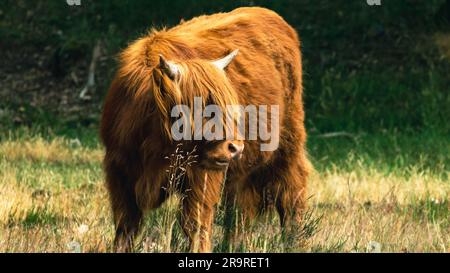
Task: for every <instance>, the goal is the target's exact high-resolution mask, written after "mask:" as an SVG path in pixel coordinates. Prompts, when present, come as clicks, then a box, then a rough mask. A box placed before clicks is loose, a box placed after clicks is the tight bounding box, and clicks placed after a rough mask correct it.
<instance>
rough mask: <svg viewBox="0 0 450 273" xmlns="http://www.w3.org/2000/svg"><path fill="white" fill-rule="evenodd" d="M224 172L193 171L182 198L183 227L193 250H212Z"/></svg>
mask: <svg viewBox="0 0 450 273" xmlns="http://www.w3.org/2000/svg"><path fill="white" fill-rule="evenodd" d="M223 177H224V175H223V173H222V172H218V171H203V170H200V171H198V170H197V171H195V173H194V172H192V174H191V175H190V178H189V179H188V183H187V185H186V187H185V191H184V193H185V195H184V196H183V199H182V204H183V215H182V217H181V220H182V227H183V230H184V232H185V233H186V235H187V236H188V237H189V243H190V251H191V252H211V237H212V225H213V221H214V214H215V210H216V206H217V204H218V203H219V201H220V196H221V193H222V184H223Z"/></svg>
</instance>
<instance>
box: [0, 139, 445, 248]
mask: <svg viewBox="0 0 450 273" xmlns="http://www.w3.org/2000/svg"><path fill="white" fill-rule="evenodd" d="M397 137H398V139H395V135H394V136H392V137H391V139H390V140H387V139H385V138H381V139H380V138H377V137H375V138H371V137H363V138H362V139H360V140H359V142H357V143H354V142H353V141H352V140H342V139H341V140H335V139H333V140H330V141H325V140H324V141H323V142H322V140H320V141H318V140H314V139H313V141H312V142H311V143H310V144H309V145H310V152H312V151H313V152H314V153H313V155H314V159H313V161H314V162H315V167H316V172H315V173H314V174H313V175H312V176H311V178H310V180H309V183H308V195H309V196H310V198H309V200H308V209H307V213H306V214H305V219H304V221H303V226H302V227H300V228H299V230H298V231H299V234H300V235H299V236H297V237H296V236H283V233H282V230H281V228H280V227H279V219H278V217H277V214H276V213H271V214H266V215H263V216H261V217H260V219H258V220H257V221H256V222H255V223H254V224H253V225H250V226H248V227H245V228H244V230H243V231H242V232H241V233H240V234H239V241H238V243H236V244H234V245H233V246H232V247H229V246H226V245H224V237H223V235H224V232H223V231H224V227H225V226H224V225H225V223H224V221H223V211H222V208H221V207H220V208H219V211H218V213H217V215H216V219H215V224H214V225H215V226H214V229H213V231H214V233H213V244H214V251H216V252H219V251H231V252H292V251H294V252H374V251H383V252H428V251H431V252H446V251H449V250H450V249H449V246H450V225H449V219H450V212H449V211H450V209H449V198H450V183H449V180H448V177H449V173H448V166H447V165H446V162H448V155H447V154H446V151H447V150H448V148H446V147H445V146H446V144H445V143H442V142H441V141H442V139H444V138H440V137H439V138H436V139H435V140H436V141H439V142H438V143H435V144H433V143H434V142H433V139H429V140H427V141H426V144H424V145H427V146H429V147H430V150H433V151H435V154H431V155H430V154H425V150H426V148H425V147H421V146H420V145H419V146H414V151H415V152H413V151H411V150H408V145H406V144H408V143H419V144H420V142H418V141H415V140H411V139H408V140H406V141H405V140H404V139H402V137H401V136H397ZM419 138H420V137H419ZM324 142H325V143H324ZM393 143H394V144H395V143H398V151H397V152H396V153H398V154H402V155H403V161H402V162H399V157H397V158H395V157H394V158H390V155H391V152H392V151H390V150H386V149H389V148H391V147H393V146H395V145H394V144H393ZM399 143H406V144H405V145H403V144H399ZM369 146H370V147H372V151H370V152H366V148H367V147H369ZM34 147H35V150H34ZM437 147H438V148H437ZM0 150H1V152H2V153H1V154H0V194H1V196H2V198H1V199H0V251H7V252H109V251H111V250H112V248H111V243H112V240H113V236H114V227H113V224H112V219H111V214H110V207H109V200H108V194H107V191H106V189H105V187H104V183H103V172H102V168H101V157H102V153H103V150H102V149H101V148H100V147H99V146H91V147H86V146H84V145H83V144H76V145H73V144H70V140H66V139H62V138H56V139H54V140H44V139H42V138H39V137H27V138H18V139H13V138H11V139H7V140H5V141H3V142H0ZM417 151H419V152H417ZM41 152H42V153H43V154H42V155H40V153H41ZM421 158H427V159H429V160H430V162H433V164H431V163H430V162H425V161H424V159H421ZM393 161H397V162H394V163H393V164H391V163H392V162H393ZM440 164H441V165H440ZM392 166H394V167H392ZM179 212H180V197H179V196H178V197H177V196H174V197H173V198H170V199H169V201H168V202H166V203H165V204H164V205H163V206H162V207H161V208H159V209H157V210H155V211H152V212H150V213H149V215H148V217H147V218H146V220H145V223H144V228H143V232H142V233H141V234H140V236H139V237H138V238H137V241H136V251H138V252H184V251H188V242H187V239H186V237H185V235H184V233H183V231H182V229H181V227H180V225H179V221H178V220H179V217H180V216H179Z"/></svg>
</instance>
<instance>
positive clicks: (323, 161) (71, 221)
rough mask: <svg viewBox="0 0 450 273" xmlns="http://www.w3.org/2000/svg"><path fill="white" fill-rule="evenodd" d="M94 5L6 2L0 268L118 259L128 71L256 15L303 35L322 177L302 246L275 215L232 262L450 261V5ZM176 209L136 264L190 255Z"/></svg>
mask: <svg viewBox="0 0 450 273" xmlns="http://www.w3.org/2000/svg"><path fill="white" fill-rule="evenodd" d="M81 2H82V5H81V6H68V5H67V3H66V1H52V2H50V1H34V2H33V4H30V1H26V0H3V1H1V2H0V37H1V39H0V41H1V42H0V252H108V251H111V250H112V249H111V243H112V239H113V235H114V230H113V225H112V219H111V215H110V209H109V202H108V196H107V192H106V189H105V187H104V179H103V172H102V167H101V160H102V157H103V150H102V147H101V145H100V144H99V141H98V136H97V135H98V125H99V116H100V112H101V107H102V103H103V98H104V96H105V93H106V90H107V88H108V86H109V84H110V82H111V79H112V77H113V75H114V71H115V69H116V62H115V56H116V55H117V53H118V52H119V51H120V50H121V49H123V48H124V47H125V46H126V45H127V44H128V43H129V42H131V41H133V40H134V39H136V38H137V37H138V36H140V35H142V34H143V33H145V32H146V30H148V29H149V28H150V27H151V26H155V27H157V28H158V27H162V26H167V27H170V26H173V25H176V24H178V23H179V22H180V20H181V19H185V20H188V19H189V18H192V17H194V16H197V15H200V14H211V13H215V12H222V11H229V10H232V9H234V8H236V7H238V6H252V5H257V6H265V7H267V8H270V9H273V10H275V11H276V12H278V13H279V14H280V15H282V16H283V18H285V20H286V21H287V22H288V23H290V24H291V25H292V26H293V27H294V28H296V30H297V31H298V33H299V35H300V38H301V50H302V58H303V83H304V102H305V113H306V120H305V126H306V128H307V132H308V134H309V139H308V151H309V154H310V157H311V160H312V162H313V164H314V167H315V169H316V171H315V172H314V174H313V175H312V176H311V178H310V180H309V184H308V195H309V199H308V211H307V213H306V214H305V219H304V221H303V226H302V227H301V229H300V230H299V236H298V237H295V238H292V237H283V236H281V232H280V230H279V227H278V219H277V217H276V215H275V214H273V215H266V216H263V217H262V219H261V221H258V222H257V223H255V225H253V226H252V227H250V230H248V231H247V232H245V234H246V236H244V237H242V238H241V239H242V240H241V241H242V242H243V243H242V244H241V245H237V246H236V247H235V248H232V249H228V250H231V251H237V252H241V251H243V252H251V251H255V252H292V251H300V252H378V251H383V252H449V251H450V181H449V179H450V122H449V118H450V107H449V105H450V89H449V87H450V77H449V71H450V28H449V26H450V21H449V19H448V18H450V16H449V14H450V1H449V0H430V1H411V0H397V1H382V5H381V6H379V7H375V6H369V5H367V2H366V1H365V0H358V1H357V0H355V1H348V0H335V1H328V0H302V1H297V0H295V1H294V0H279V1H278V0H277V1H266V0H254V1H246V0H239V1H225V0H223V1H220V0H217V1H210V0H195V1H185V0H183V1H182V0H172V1H170V2H168V1H157V0H154V1H147V0H135V1H122V0H111V1H81ZM130 15H132V16H130ZM97 42H101V44H102V50H101V51H102V52H101V57H100V58H99V60H98V63H97V68H96V72H95V73H96V88H95V90H92V91H90V94H89V96H90V99H87V100H84V99H80V97H79V93H80V90H81V89H82V88H83V86H84V84H85V79H86V78H87V74H88V70H89V64H90V60H91V54H92V51H93V47H94V45H95V44H96V43H97ZM177 202H178V200H177V198H173V199H170V202H167V203H166V204H165V205H164V206H163V207H162V208H161V209H159V210H157V211H155V212H152V213H150V214H149V215H148V217H147V218H146V224H145V228H144V230H143V233H142V235H141V236H140V238H138V244H137V248H136V251H137V252H178V251H186V250H187V241H186V239H185V237H184V234H183V232H182V231H181V229H180V227H179V225H178V223H177V212H178V210H179V207H178V206H177ZM222 223H223V211H222V210H221V209H219V212H218V213H217V216H216V219H215V228H214V232H215V233H214V236H213V240H214V246H215V249H214V251H216V252H217V251H222V250H223V249H224V248H223V245H222V237H223V235H222V227H223V225H222Z"/></svg>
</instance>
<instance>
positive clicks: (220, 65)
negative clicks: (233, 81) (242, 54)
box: [212, 49, 239, 70]
mask: <svg viewBox="0 0 450 273" xmlns="http://www.w3.org/2000/svg"><path fill="white" fill-rule="evenodd" d="M238 52H239V49H236V50H234V51H233V52H231V53H230V54H228V55H227V56H225V57H223V58H222V59H219V60H216V61H213V62H212V63H213V64H214V65H215V66H217V67H218V68H219V69H221V70H224V69H225V67H227V65H229V64H230V63H231V61H232V60H233V59H234V57H236V55H237V54H238Z"/></svg>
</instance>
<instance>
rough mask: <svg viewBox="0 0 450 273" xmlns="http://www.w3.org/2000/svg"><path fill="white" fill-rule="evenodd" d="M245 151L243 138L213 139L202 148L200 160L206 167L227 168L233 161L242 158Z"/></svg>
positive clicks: (202, 165)
mask: <svg viewBox="0 0 450 273" xmlns="http://www.w3.org/2000/svg"><path fill="white" fill-rule="evenodd" d="M243 151H244V141H243V140H224V141H211V142H207V143H205V144H204V145H203V147H202V149H201V150H200V155H199V162H200V165H201V167H203V168H206V169H214V170H221V169H226V168H227V167H228V166H229V165H230V163H231V162H232V161H237V160H239V159H241V158H242V155H243Z"/></svg>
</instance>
